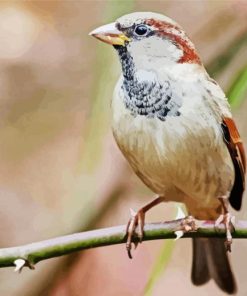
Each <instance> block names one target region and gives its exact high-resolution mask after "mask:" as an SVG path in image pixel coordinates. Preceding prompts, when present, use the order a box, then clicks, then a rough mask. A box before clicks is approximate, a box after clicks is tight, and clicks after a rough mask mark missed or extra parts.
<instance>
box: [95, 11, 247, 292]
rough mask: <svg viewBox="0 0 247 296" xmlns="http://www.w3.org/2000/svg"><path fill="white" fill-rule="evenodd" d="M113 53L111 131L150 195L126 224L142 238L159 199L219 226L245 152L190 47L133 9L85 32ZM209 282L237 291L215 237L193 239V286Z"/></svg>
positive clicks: (173, 29) (238, 197)
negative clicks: (116, 73) (117, 72)
mask: <svg viewBox="0 0 247 296" xmlns="http://www.w3.org/2000/svg"><path fill="white" fill-rule="evenodd" d="M90 34H91V35H92V36H94V37H96V38H98V39H99V40H101V41H103V42H106V43H108V44H111V45H113V46H114V48H115V49H116V51H117V53H118V56H119V59H120V62H121V66H122V75H121V77H120V79H119V81H118V83H117V85H116V88H115V91H114V96H113V100H112V110H113V112H112V114H113V120H112V125H113V134H114V137H115V139H116V142H117V144H118V146H119V148H120V150H121V151H122V153H123V154H124V156H125V157H126V159H127V160H128V162H129V163H130V165H131V167H132V168H133V170H134V171H135V173H136V174H137V175H138V176H139V177H140V179H141V180H142V181H143V182H144V183H145V184H146V185H147V186H148V187H149V188H150V189H151V190H152V191H153V192H154V193H155V194H156V195H157V197H156V199H154V200H153V201H152V202H151V203H149V204H147V205H146V206H144V207H142V208H141V209H140V210H139V211H138V212H137V213H136V214H134V216H133V217H132V219H131V220H130V221H129V223H128V227H127V235H128V237H127V250H128V252H129V255H130V256H131V253H130V250H131V243H132V238H133V234H134V232H135V229H137V233H138V236H139V238H140V241H141V239H142V237H143V226H144V217H145V213H146V212H147V211H148V210H149V209H150V208H152V207H153V206H155V205H157V204H159V203H161V202H166V201H176V202H182V203H184V204H185V206H186V208H187V210H188V213H189V214H190V215H192V216H193V217H194V218H196V219H199V220H208V219H210V220H211V219H214V220H216V221H217V222H216V223H217V225H218V224H219V223H221V222H223V223H224V224H225V226H226V237H227V239H226V246H227V249H228V250H230V245H231V241H232V237H231V227H230V226H231V215H230V213H229V211H228V205H229V204H230V205H231V206H232V207H233V208H234V209H236V210H239V209H240V207H241V202H242V195H243V191H244V187H245V180H244V177H245V170H246V167H245V154H244V148H243V144H242V141H241V139H240V136H239V133H238V130H237V128H236V125H235V123H234V121H233V119H232V114H231V111H230V108H229V104H228V102H227V99H226V97H225V95H224V93H223V91H222V90H221V88H220V87H219V85H218V84H217V83H216V82H215V81H214V80H213V79H212V78H210V77H209V75H208V73H207V72H206V70H205V68H204V67H203V65H202V62H201V59H200V57H199V56H198V54H197V52H196V50H195V47H194V45H193V43H192V42H191V41H190V39H189V38H188V36H187V35H186V33H185V32H184V30H183V29H182V28H181V27H180V26H179V25H178V24H177V23H176V22H175V21H173V20H172V19H170V18H168V17H166V16H163V15H161V14H157V13H151V12H137V13H132V14H128V15H125V16H123V17H121V18H119V19H118V20H117V21H116V22H114V23H111V24H108V25H105V26H102V27H100V28H97V29H96V30H94V31H92V32H91V33H90ZM210 278H213V279H214V280H215V282H216V283H217V285H218V286H219V287H220V288H221V289H222V290H223V291H225V292H227V293H229V294H231V293H234V292H235V290H236V284H235V280H234V276H233V273H232V271H231V267H230V264H229V261H228V257H227V254H226V250H225V246H224V241H223V240H222V239H207V238H195V239H193V264H192V282H193V283H194V284H195V285H201V284H204V283H206V282H207V281H208V280H209V279H210Z"/></svg>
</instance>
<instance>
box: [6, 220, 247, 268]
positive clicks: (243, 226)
mask: <svg viewBox="0 0 247 296" xmlns="http://www.w3.org/2000/svg"><path fill="white" fill-rule="evenodd" d="M181 221H182V219H179V220H174V221H169V222H164V223H153V224H146V225H145V228H144V238H143V240H144V241H147V240H156V239H172V238H176V235H175V233H174V232H175V231H177V230H179V229H180V228H181ZM197 225H198V227H199V228H198V229H197V231H196V232H188V233H185V234H184V236H183V237H224V236H225V232H224V226H222V227H221V228H220V229H217V230H216V229H215V227H214V221H197ZM125 231H126V226H124V225H122V226H115V227H109V228H103V229H98V230H92V231H86V232H81V233H75V234H71V235H66V236H61V237H56V238H53V239H49V240H45V241H41V242H36V243H31V244H27V245H23V246H19V247H11V248H4V249H0V267H8V266H15V265H16V263H15V262H16V260H18V259H23V260H24V261H25V266H28V267H29V268H31V269H33V268H34V265H35V264H36V263H38V262H39V261H42V260H46V259H49V258H53V257H58V256H62V255H66V254H69V253H72V252H76V251H80V250H85V249H90V248H96V247H102V246H109V245H114V244H122V243H124V242H125V241H126V234H125ZM232 236H233V237H234V238H247V221H238V222H237V223H236V226H235V231H234V233H233V234H232ZM135 240H137V238H135ZM20 269H21V268H20Z"/></svg>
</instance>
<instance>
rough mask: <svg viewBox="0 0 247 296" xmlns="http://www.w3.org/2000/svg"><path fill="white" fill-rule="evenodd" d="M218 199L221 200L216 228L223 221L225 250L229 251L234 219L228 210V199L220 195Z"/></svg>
mask: <svg viewBox="0 0 247 296" xmlns="http://www.w3.org/2000/svg"><path fill="white" fill-rule="evenodd" d="M219 201H220V202H221V206H222V207H221V211H222V213H221V215H220V216H219V217H218V219H217V220H216V221H215V227H216V229H217V228H219V225H220V224H221V223H223V224H224V225H225V228H226V241H225V246H226V250H227V251H229V252H231V245H232V234H231V232H232V231H233V230H234V221H235V217H234V216H233V215H231V214H230V213H229V211H228V199H227V198H226V197H220V198H219Z"/></svg>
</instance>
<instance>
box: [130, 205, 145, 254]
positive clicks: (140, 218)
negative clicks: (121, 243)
mask: <svg viewBox="0 0 247 296" xmlns="http://www.w3.org/2000/svg"><path fill="white" fill-rule="evenodd" d="M130 214H131V218H130V220H129V222H128V224H127V228H126V235H127V242H126V249H127V253H128V256H129V258H130V259H132V254H131V249H132V243H133V244H134V245H135V248H136V247H137V245H138V243H141V242H142V239H143V234H144V222H145V213H144V211H143V210H142V209H140V210H139V211H138V212H135V211H134V210H132V209H130ZM136 235H137V238H138V240H137V241H136V240H135V241H133V239H134V237H135V236H136Z"/></svg>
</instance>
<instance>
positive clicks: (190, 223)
mask: <svg viewBox="0 0 247 296" xmlns="http://www.w3.org/2000/svg"><path fill="white" fill-rule="evenodd" d="M197 228H198V227H197V225H196V219H195V218H194V217H193V216H187V217H185V218H184V219H182V221H181V224H180V230H181V231H183V232H195V231H197Z"/></svg>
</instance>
